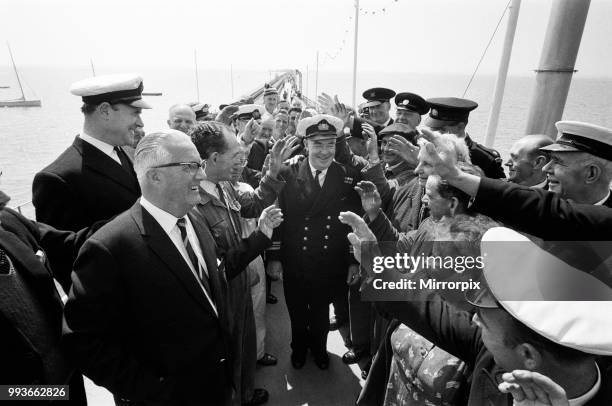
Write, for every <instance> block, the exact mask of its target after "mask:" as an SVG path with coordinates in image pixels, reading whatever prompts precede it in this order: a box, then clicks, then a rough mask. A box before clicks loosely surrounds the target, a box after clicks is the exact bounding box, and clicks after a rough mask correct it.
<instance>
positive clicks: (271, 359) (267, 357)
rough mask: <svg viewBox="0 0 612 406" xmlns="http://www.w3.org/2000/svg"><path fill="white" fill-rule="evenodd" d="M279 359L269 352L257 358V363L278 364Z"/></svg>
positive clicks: (263, 364) (266, 365)
mask: <svg viewBox="0 0 612 406" xmlns="http://www.w3.org/2000/svg"><path fill="white" fill-rule="evenodd" d="M277 362H278V360H277V359H276V357H275V356H274V355H272V354H268V353H267V352H266V353H265V354H264V355H263V357H261V358H260V359H258V360H257V365H261V366H264V367H269V366H270V365H276V364H277Z"/></svg>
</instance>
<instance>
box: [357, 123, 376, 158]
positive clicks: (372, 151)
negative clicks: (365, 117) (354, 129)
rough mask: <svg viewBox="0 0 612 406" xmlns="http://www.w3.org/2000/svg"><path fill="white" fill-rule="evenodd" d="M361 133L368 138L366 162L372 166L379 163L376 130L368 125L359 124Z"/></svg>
mask: <svg viewBox="0 0 612 406" xmlns="http://www.w3.org/2000/svg"><path fill="white" fill-rule="evenodd" d="M361 129H362V132H363V133H364V134H365V135H367V136H368V161H369V162H370V163H372V164H374V163H377V162H378V161H379V159H380V158H379V156H378V135H376V130H374V127H373V126H372V125H371V124H370V123H366V122H364V123H362V124H361Z"/></svg>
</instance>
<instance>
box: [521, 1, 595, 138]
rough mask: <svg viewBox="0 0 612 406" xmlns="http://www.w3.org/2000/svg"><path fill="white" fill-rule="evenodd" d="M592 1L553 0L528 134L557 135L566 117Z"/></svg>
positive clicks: (528, 121) (527, 129) (530, 111)
mask: <svg viewBox="0 0 612 406" xmlns="http://www.w3.org/2000/svg"><path fill="white" fill-rule="evenodd" d="M590 3H591V0H580V1H576V0H557V1H555V2H553V6H552V9H551V12H550V18H549V21H548V28H547V29H546V37H545V39H544V47H543V49H542V54H541V56H540V65H539V68H538V69H537V70H536V85H535V91H534V93H533V98H532V99H531V108H530V109H529V116H528V119H527V128H526V133H527V134H546V135H549V136H550V137H552V138H555V137H556V134H557V130H556V128H555V122H557V121H559V120H561V118H562V116H563V109H564V108H565V102H566V101H567V94H568V92H569V87H570V84H571V81H572V76H573V74H574V72H575V70H574V65H575V63H576V57H577V55H578V48H580V40H581V39H582V32H583V31H584V25H585V23H586V18H587V14H588V12H589V6H590Z"/></svg>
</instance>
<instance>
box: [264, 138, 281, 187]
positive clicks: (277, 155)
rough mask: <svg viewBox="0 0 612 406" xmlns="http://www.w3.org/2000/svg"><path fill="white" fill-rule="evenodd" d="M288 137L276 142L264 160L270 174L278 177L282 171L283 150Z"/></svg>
mask: <svg viewBox="0 0 612 406" xmlns="http://www.w3.org/2000/svg"><path fill="white" fill-rule="evenodd" d="M285 144H286V138H283V139H280V140H278V141H276V142H275V143H274V145H273V146H272V149H271V150H270V153H269V154H268V156H266V159H265V160H266V161H267V163H268V164H267V165H266V162H264V167H266V168H267V171H268V174H269V175H270V176H272V177H273V178H275V179H276V176H277V175H278V172H279V171H280V167H281V165H282V164H283V159H282V155H281V154H282V151H283V149H284V148H285Z"/></svg>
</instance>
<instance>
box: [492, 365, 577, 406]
mask: <svg viewBox="0 0 612 406" xmlns="http://www.w3.org/2000/svg"><path fill="white" fill-rule="evenodd" d="M502 379H503V382H502V383H500V384H499V390H500V391H501V392H503V393H510V394H512V397H513V398H514V404H515V405H517V406H569V401H568V399H567V395H566V393H565V390H564V389H563V388H562V387H561V386H560V385H558V384H557V383H556V382H554V381H553V380H552V379H550V378H549V377H547V376H545V375H542V374H540V373H538V372H533V371H522V370H515V371H512V372H508V373H505V374H503V375H502Z"/></svg>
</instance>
